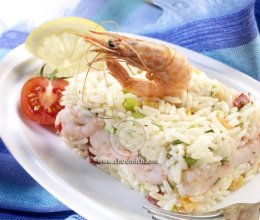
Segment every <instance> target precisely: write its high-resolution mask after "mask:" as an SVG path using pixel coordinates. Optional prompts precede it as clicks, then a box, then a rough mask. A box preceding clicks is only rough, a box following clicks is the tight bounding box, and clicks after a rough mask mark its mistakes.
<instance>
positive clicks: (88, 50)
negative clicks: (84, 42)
mask: <svg viewBox="0 0 260 220" xmlns="http://www.w3.org/2000/svg"><path fill="white" fill-rule="evenodd" d="M92 47H94V45H90V46H89V47H88V48H87V51H86V54H87V55H86V62H87V65H88V66H89V65H90V67H91V68H92V69H94V70H97V71H103V70H104V69H98V68H96V67H93V63H94V62H95V63H97V62H101V61H102V59H100V58H99V59H97V57H96V59H95V60H94V62H93V60H92V61H90V62H89V60H88V58H89V57H88V53H89V52H90V49H91V48H92ZM100 53H101V52H99V54H100Z"/></svg>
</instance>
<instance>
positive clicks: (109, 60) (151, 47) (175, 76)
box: [80, 31, 192, 97]
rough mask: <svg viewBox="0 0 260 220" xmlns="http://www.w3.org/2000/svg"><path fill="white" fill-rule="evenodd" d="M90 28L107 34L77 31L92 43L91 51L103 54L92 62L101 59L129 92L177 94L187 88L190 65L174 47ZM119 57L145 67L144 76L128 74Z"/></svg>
mask: <svg viewBox="0 0 260 220" xmlns="http://www.w3.org/2000/svg"><path fill="white" fill-rule="evenodd" d="M91 32H92V33H94V34H96V35H102V36H103V37H104V35H105V36H108V37H109V40H104V39H99V38H94V37H93V36H86V35H80V36H82V37H84V39H85V41H86V42H88V43H90V44H92V45H93V46H95V49H93V50H92V51H95V52H97V53H99V54H102V55H103V57H102V58H97V59H96V60H95V62H96V61H100V60H101V59H104V60H105V61H106V65H107V68H108V70H109V72H110V74H112V75H113V77H115V78H116V79H117V81H118V82H119V83H120V84H121V86H122V87H123V88H124V89H126V90H128V91H129V92H131V93H133V94H135V95H137V96H148V97H164V96H181V94H182V93H183V91H184V90H186V89H187V88H188V86H189V82H190V79H191V72H192V66H191V64H190V63H189V62H188V60H187V59H186V58H185V57H184V56H183V55H181V54H180V53H179V52H177V51H176V50H175V49H173V48H171V47H166V46H165V45H161V44H157V43H152V42H148V41H144V40H139V39H135V38H129V37H126V36H123V35H119V34H115V33H107V32H96V31H91ZM121 61H123V62H126V64H127V65H131V66H133V67H137V68H138V69H139V70H141V71H145V72H146V75H145V77H146V79H141V78H136V77H132V76H130V75H129V73H128V72H127V70H126V69H125V68H124V67H123V66H122V65H121Z"/></svg>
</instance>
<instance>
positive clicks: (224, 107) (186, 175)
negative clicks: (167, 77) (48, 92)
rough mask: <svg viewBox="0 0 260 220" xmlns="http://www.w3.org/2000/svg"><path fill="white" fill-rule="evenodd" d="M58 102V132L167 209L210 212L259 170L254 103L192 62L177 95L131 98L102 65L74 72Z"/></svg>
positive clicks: (258, 109)
mask: <svg viewBox="0 0 260 220" xmlns="http://www.w3.org/2000/svg"><path fill="white" fill-rule="evenodd" d="M140 77H144V73H143V74H142V73H141V74H140ZM241 96H243V98H244V99H245V100H248V101H246V102H238V103H240V104H241V103H242V105H236V101H239V100H237V99H238V98H239V97H240V98H241ZM244 99H243V100H244ZM62 105H64V106H65V108H64V109H63V110H62V111H61V112H60V113H59V114H58V116H57V119H56V127H57V128H59V132H60V136H61V137H62V139H63V140H64V141H65V142H66V143H68V144H69V146H71V147H72V148H73V150H74V151H75V152H77V153H79V154H80V155H81V156H82V157H83V158H86V159H87V160H88V161H89V162H91V163H92V164H94V165H96V166H98V167H100V168H101V169H103V170H105V171H107V172H109V173H111V174H112V175H113V176H115V177H116V178H118V179H120V180H121V181H122V182H123V183H124V184H126V185H127V186H129V187H131V188H133V189H135V190H137V191H139V192H140V193H141V194H142V195H143V196H145V197H147V198H148V200H149V201H150V202H152V203H153V204H155V205H157V206H159V207H162V208H164V209H166V210H171V211H183V212H205V211H208V210H210V208H211V207H212V206H214V205H215V204H216V203H217V202H218V201H220V200H222V199H223V198H224V197H225V196H226V195H228V194H229V193H230V192H232V191H233V190H236V189H238V188H240V187H242V186H243V184H244V183H245V182H246V181H248V180H250V178H252V176H253V175H254V174H255V173H257V172H258V171H259V162H260V157H259V155H260V136H259V134H260V120H259V119H260V105H259V103H258V102H257V101H256V100H254V98H253V97H251V96H250V94H244V93H241V92H239V91H237V90H234V89H231V88H228V87H227V86H226V85H224V84H222V83H220V82H218V81H217V80H215V79H210V78H208V77H207V76H206V74H204V73H203V72H201V71H199V70H197V69H195V68H194V69H193V72H192V78H191V81H190V85H189V88H188V89H187V90H186V92H185V93H184V94H183V95H182V97H170V96H169V97H164V98H156V97H149V98H148V97H137V96H135V95H134V94H132V93H130V92H128V91H127V90H124V89H123V88H122V86H121V85H120V84H119V83H118V81H117V80H116V79H115V78H113V76H111V75H110V74H107V73H105V74H104V72H103V71H100V72H99V71H90V72H89V74H88V76H87V79H86V74H85V73H82V74H78V75H77V76H75V77H73V78H71V79H70V80H69V85H68V86H67V87H66V89H65V91H64V92H63V98H62Z"/></svg>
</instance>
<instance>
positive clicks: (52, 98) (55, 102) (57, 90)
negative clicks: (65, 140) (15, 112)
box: [20, 77, 68, 125]
mask: <svg viewBox="0 0 260 220" xmlns="http://www.w3.org/2000/svg"><path fill="white" fill-rule="evenodd" d="M67 85H68V82H67V81H66V80H64V79H55V80H53V81H50V80H49V79H48V78H45V77H35V78H32V79H30V80H28V81H27V82H26V83H25V84H24V86H23V88H22V92H21V97H20V106H21V110H22V112H23V113H24V114H25V115H26V116H28V117H29V118H30V119H31V120H33V121H34V122H37V123H39V124H43V125H54V122H55V118H56V116H57V114H58V112H59V111H60V110H62V109H63V108H64V107H63V106H61V104H60V100H61V97H62V91H63V90H64V88H65V87H66V86H67Z"/></svg>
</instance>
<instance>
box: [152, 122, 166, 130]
mask: <svg viewBox="0 0 260 220" xmlns="http://www.w3.org/2000/svg"><path fill="white" fill-rule="evenodd" d="M152 122H153V124H154V125H156V126H157V127H158V128H160V130H162V129H163V127H162V126H161V125H158V124H157V123H156V122H155V121H154V120H152Z"/></svg>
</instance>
